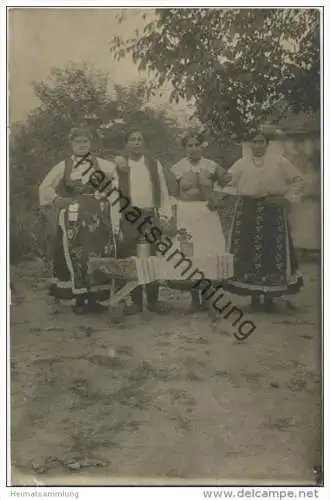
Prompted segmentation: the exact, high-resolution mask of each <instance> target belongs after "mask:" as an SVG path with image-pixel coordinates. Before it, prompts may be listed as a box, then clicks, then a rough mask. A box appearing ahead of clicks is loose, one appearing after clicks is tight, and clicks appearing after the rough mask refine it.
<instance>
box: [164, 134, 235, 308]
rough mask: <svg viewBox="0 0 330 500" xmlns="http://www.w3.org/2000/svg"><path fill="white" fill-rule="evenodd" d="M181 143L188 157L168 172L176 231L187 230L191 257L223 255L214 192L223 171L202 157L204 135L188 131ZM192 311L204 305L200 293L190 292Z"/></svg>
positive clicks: (197, 291)
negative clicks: (173, 185) (175, 200)
mask: <svg viewBox="0 0 330 500" xmlns="http://www.w3.org/2000/svg"><path fill="white" fill-rule="evenodd" d="M183 144H184V146H185V147H186V152H187V156H186V157H185V158H183V159H182V160H180V161H179V162H178V163H176V164H175V165H174V166H173V167H172V168H171V172H172V174H173V175H174V177H175V179H176V183H177V198H178V204H177V214H176V215H177V228H178V230H179V231H180V229H183V230H186V232H187V233H188V235H189V237H190V238H191V241H192V244H193V256H197V257H207V256H213V255H222V254H223V253H224V252H225V238H224V234H223V231H222V227H221V222H220V218H219V215H218V213H217V203H216V195H215V191H214V187H215V183H216V181H217V180H219V182H221V179H222V176H223V175H224V174H225V170H224V169H223V168H221V167H219V166H218V165H217V164H216V163H215V162H214V161H212V160H209V159H207V158H204V157H203V156H202V144H203V135H202V134H201V133H198V132H196V131H195V130H192V131H189V132H188V133H187V134H186V136H185V138H184V140H183ZM191 297H192V301H191V307H190V309H189V312H194V311H196V310H198V309H200V308H201V307H204V306H205V300H204V299H203V294H202V293H201V292H200V291H199V290H192V291H191Z"/></svg>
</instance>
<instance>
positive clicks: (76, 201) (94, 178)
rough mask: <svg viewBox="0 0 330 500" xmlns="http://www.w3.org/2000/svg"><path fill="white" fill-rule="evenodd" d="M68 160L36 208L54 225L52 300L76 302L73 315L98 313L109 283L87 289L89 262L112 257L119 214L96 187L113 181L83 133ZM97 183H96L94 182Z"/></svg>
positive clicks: (48, 181)
mask: <svg viewBox="0 0 330 500" xmlns="http://www.w3.org/2000/svg"><path fill="white" fill-rule="evenodd" d="M70 141H71V147H72V156H70V157H68V158H67V159H66V160H64V161H61V162H60V163H59V164H58V165H56V166H55V167H54V168H53V169H52V170H51V171H50V172H49V173H48V175H47V176H46V178H45V179H44V181H43V182H42V184H41V185H40V187H39V197H40V205H41V206H42V207H44V208H45V209H46V210H47V211H48V214H50V217H49V219H50V220H53V221H54V223H55V224H56V237H55V243H54V251H53V280H52V286H51V295H53V296H54V297H56V298H59V299H64V300H66V299H72V298H75V299H76V304H75V306H74V308H73V310H74V312H75V313H76V314H83V313H85V312H88V311H93V312H98V311H101V310H102V309H103V307H104V306H102V305H101V304H100V303H99V302H102V301H104V300H107V299H108V298H109V295H110V290H111V286H112V284H111V283H106V284H104V283H103V284H100V285H96V284H95V285H93V286H92V285H91V284H90V283H89V281H88V277H87V264H88V259H89V257H91V256H96V257H103V256H104V257H106V256H109V257H110V256H115V255H116V248H115V232H116V231H118V224H119V214H118V209H117V210H116V207H110V203H109V201H108V200H107V199H105V198H102V194H101V193H99V192H98V190H97V187H95V186H98V185H100V183H101V182H102V180H103V179H104V178H105V177H106V178H114V179H115V177H116V167H115V164H114V163H111V162H108V161H105V160H102V159H99V158H97V157H96V156H94V154H92V153H91V147H92V136H91V133H90V131H89V130H88V129H87V128H84V127H81V128H74V129H73V130H72V131H71V134H70ZM100 176H101V177H102V179H101V181H100V179H99V177H100Z"/></svg>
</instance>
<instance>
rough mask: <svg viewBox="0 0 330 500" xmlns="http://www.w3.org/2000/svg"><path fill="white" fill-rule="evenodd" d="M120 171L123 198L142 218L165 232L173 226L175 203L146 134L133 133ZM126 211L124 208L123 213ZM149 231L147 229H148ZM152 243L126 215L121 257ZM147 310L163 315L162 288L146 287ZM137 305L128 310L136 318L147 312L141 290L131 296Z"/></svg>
mask: <svg viewBox="0 0 330 500" xmlns="http://www.w3.org/2000/svg"><path fill="white" fill-rule="evenodd" d="M115 162H116V164H117V168H118V181H119V188H120V192H121V194H122V195H124V196H125V197H126V198H128V199H129V200H130V205H131V206H132V207H134V208H137V209H138V210H139V212H140V213H141V218H144V219H146V218H148V219H149V220H150V223H151V221H152V224H153V225H154V226H157V227H158V228H160V229H161V230H166V229H168V227H169V226H170V225H171V221H173V215H174V205H175V200H174V199H173V198H172V197H171V196H170V194H169V190H168V183H167V180H166V177H165V175H164V170H163V167H162V165H161V164H160V162H159V161H158V160H156V159H154V158H152V157H151V156H150V155H149V154H147V152H146V144H145V138H144V135H143V133H142V132H141V131H140V130H139V129H132V130H131V131H130V132H129V133H128V135H127V137H126V153H125V155H124V156H122V157H117V158H116V159H115ZM122 209H123V207H121V210H122ZM146 231H147V229H146ZM146 242H148V239H147V238H146V232H145V233H144V234H143V232H142V231H139V229H138V225H137V224H133V223H132V222H130V221H128V220H127V218H126V217H125V214H124V211H122V216H121V220H120V242H119V244H118V255H119V257H122V258H127V257H131V256H136V255H137V253H138V250H137V249H138V245H139V244H141V243H146ZM147 244H148V245H149V251H150V255H155V254H156V244H150V243H149V242H148V243H147ZM145 289H146V296H147V306H148V309H149V310H150V311H152V312H156V313H162V312H163V310H162V308H161V307H160V305H159V303H158V295H159V285H158V283H150V284H148V285H146V287H145ZM131 298H132V301H133V304H132V306H131V307H129V308H127V310H126V312H127V313H128V314H136V313H138V312H141V311H142V309H143V289H142V286H138V287H137V288H135V290H133V292H132V293H131Z"/></svg>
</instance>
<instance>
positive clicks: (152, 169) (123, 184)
mask: <svg viewBox="0 0 330 500" xmlns="http://www.w3.org/2000/svg"><path fill="white" fill-rule="evenodd" d="M125 159H127V160H128V156H126V157H125ZM144 160H145V165H146V167H147V169H148V171H149V176H150V180H151V185H152V198H153V205H154V208H159V207H160V201H161V190H160V181H159V175H158V165H157V160H155V159H154V158H151V157H150V156H146V155H145V156H144ZM129 174H130V171H129V168H128V169H125V170H120V169H118V177H119V189H120V192H121V194H122V195H123V196H125V197H126V198H128V199H129V200H131V186H130V175H129ZM126 204H127V203H125V200H123V199H122V200H120V205H121V207H124V206H125V205H126Z"/></svg>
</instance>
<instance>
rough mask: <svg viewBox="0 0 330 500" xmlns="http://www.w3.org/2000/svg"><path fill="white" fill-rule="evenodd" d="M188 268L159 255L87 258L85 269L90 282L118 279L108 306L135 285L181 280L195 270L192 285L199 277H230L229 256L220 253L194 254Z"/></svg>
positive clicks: (111, 306) (231, 270) (231, 260)
mask: <svg viewBox="0 0 330 500" xmlns="http://www.w3.org/2000/svg"><path fill="white" fill-rule="evenodd" d="M191 264H192V265H191V267H190V268H189V269H188V270H187V272H185V270H186V269H187V263H186V262H182V263H181V264H180V263H179V260H178V259H177V260H175V259H174V258H173V260H170V261H167V260H166V258H165V257H163V256H157V257H147V258H136V257H131V258H128V259H115V258H98V257H92V258H90V259H89V265H88V272H89V276H90V280H91V282H94V283H95V282H97V281H98V282H99V281H100V280H101V281H105V280H107V281H108V282H109V280H113V279H117V280H122V281H123V283H124V284H123V285H122V287H121V288H120V289H118V290H116V292H115V293H113V294H112V296H111V298H110V304H109V306H110V308H111V309H112V308H114V307H116V306H118V305H119V303H120V302H122V301H123V300H124V299H125V298H126V297H127V296H128V295H129V294H130V292H132V290H134V288H136V287H137V286H138V285H146V284H148V283H151V282H153V281H160V282H164V281H183V280H186V279H187V278H189V276H192V274H193V273H194V271H195V270H198V271H200V272H201V273H203V274H197V275H195V279H193V277H192V279H191V280H190V281H191V282H192V284H193V283H194V282H195V283H197V282H198V281H200V280H201V278H202V277H204V278H205V279H209V280H212V281H213V280H214V281H223V280H225V279H228V278H230V277H232V276H233V273H234V269H233V267H234V266H233V256H232V255H231V254H223V255H218V256H212V257H207V258H204V257H203V258H198V257H194V258H192V259H191Z"/></svg>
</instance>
